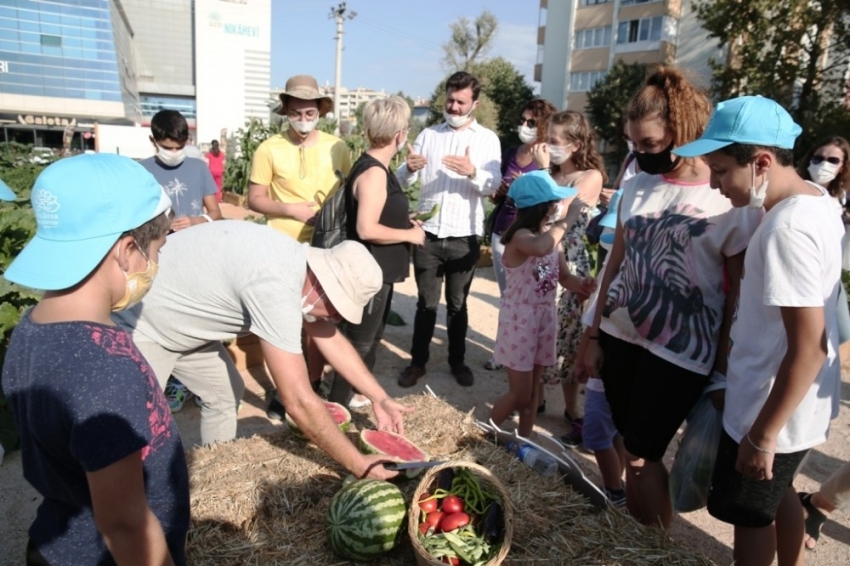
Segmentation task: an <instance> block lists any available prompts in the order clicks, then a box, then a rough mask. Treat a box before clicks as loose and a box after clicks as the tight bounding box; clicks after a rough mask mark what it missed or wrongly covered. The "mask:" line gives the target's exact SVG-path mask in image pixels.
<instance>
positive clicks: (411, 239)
mask: <svg viewBox="0 0 850 566" xmlns="http://www.w3.org/2000/svg"><path fill="white" fill-rule="evenodd" d="M409 119H410V107H409V106H408V105H407V102H406V101H405V100H404V99H403V98H401V97H400V96H388V97H386V98H378V99H375V100H372V101H370V102H369V103H368V104H367V105H366V108H365V109H364V110H363V124H362V127H363V132H364V133H365V135H366V139H367V140H369V149H368V150H366V151H365V152H364V153H363V155H361V156H360V158H359V159H358V160H357V162H356V163H355V164H354V166H353V167H352V168H351V174H350V175H349V177H348V180H347V181H346V183H345V186H344V187H343V190H345V191H347V192H348V194H347V195H346V198H347V199H348V215H347V219H348V226H347V231H348V237H349V238H350V239H353V240H357V241H358V242H361V243H362V244H363V245H365V246H366V247H367V248H368V249H369V251H370V252H371V253H372V256H374V258H375V260H376V261H377V262H378V265H380V266H381V271H383V274H384V282H383V285H382V286H381V290H380V291H378V293H377V294H376V295H375V296H374V297H372V300H370V301H369V303H368V304H367V305H366V307H365V308H364V309H363V320H362V321H361V322H360V324H348V325H346V327H345V329H344V330H343V333H344V334H345V336H346V338H348V340H349V341H350V342H351V344H352V346H354V349H355V350H357V353H358V354H360V357H361V358H363V361H364V362H365V364H366V367H368V368H369V371H372V368H373V367H374V366H375V355H376V352H377V348H378V343H380V341H381V337H382V336H383V334H384V326H385V325H386V322H387V317H388V316H389V314H390V304H391V303H392V298H393V283H396V282H399V281H404V280H405V279H406V278H407V276H408V274H409V272H410V248H411V244H412V245H416V246H421V245H423V244H424V243H425V231H424V230H423V229H422V227H421V226H420V223H419V222H415V221H413V220H411V219H410V216H409V214H408V209H409V203H408V201H407V196H406V195H405V194H404V192H402V190H401V185H399V183H398V179H397V178H396V176H395V172H394V171H390V161H391V160H392V158H393V156H394V155H395V154H396V153H397V152H398V151H399V150H400V149H401V148H403V147H404V144H405V143H407V134H408V129H407V123H408V120H409ZM328 399H329V400H330V401H334V402H336V403H342V404H346V405H348V406H349V407H352V408H358V407H364V406H366V405H369V404H370V402H371V401H370V400H369V399H367V398H365V397H363V396H361V395H355V396H354V397H353V398H352V389H351V385H349V384H348V382H346V381H345V379H344V378H343V377H342V376H341V375H340V374H338V373H337V374H335V375H334V380H333V385H332V386H331V392H330V394H329V395H328Z"/></svg>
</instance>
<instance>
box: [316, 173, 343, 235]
mask: <svg viewBox="0 0 850 566" xmlns="http://www.w3.org/2000/svg"><path fill="white" fill-rule="evenodd" d="M335 173H336V176H337V177H338V178H339V180H340V183H339V188H338V189H337V190H335V191H334V192H332V193H331V194H330V196H329V197H328V198H327V199H326V200H325V202H324V203H323V204H322V208H321V209H319V214H318V215H317V216H316V223H315V224H314V225H313V237H312V238H311V239H310V245H311V246H313V247H314V248H324V249H328V248H332V247H334V246H336V245H337V244H340V243H342V242H344V241H345V240H348V239H349V235H348V214H349V211H350V210H351V202H350V201H351V199H350V198H349V195H348V193H349V190H348V186H347V184H346V182H345V176H344V175H343V174H342V172H340V171H335Z"/></svg>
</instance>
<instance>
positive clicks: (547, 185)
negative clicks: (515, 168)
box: [508, 170, 578, 208]
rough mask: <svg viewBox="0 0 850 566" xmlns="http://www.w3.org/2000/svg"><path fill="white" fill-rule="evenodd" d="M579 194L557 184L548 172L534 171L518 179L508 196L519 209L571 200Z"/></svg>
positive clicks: (571, 188)
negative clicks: (566, 199)
mask: <svg viewBox="0 0 850 566" xmlns="http://www.w3.org/2000/svg"><path fill="white" fill-rule="evenodd" d="M577 194H578V189H575V188H573V187H561V186H558V184H557V183H555V181H554V179H552V176H551V175H550V174H549V172H548V171H542V170H541V171H532V172H531V173H526V174H525V175H521V176H520V177H518V178H517V179H516V180H515V181H514V182H513V183H511V188H510V189H508V196H509V197H510V198H512V199H513V201H514V204H516V207H517V208H528V207H529V206H534V205H536V204H540V203H543V202H552V201H555V200H563V199H565V198H571V197H574V196H576V195H577Z"/></svg>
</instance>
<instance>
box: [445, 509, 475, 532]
mask: <svg viewBox="0 0 850 566" xmlns="http://www.w3.org/2000/svg"><path fill="white" fill-rule="evenodd" d="M468 524H469V515H467V514H466V513H452V514H451V515H446V516H445V517H444V518H443V520H442V522H441V523H440V530H441V531H443V532H444V533H447V532H449V531H453V530H455V529H459V528H460V527H464V526H466V525H468Z"/></svg>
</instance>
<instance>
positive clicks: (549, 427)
mask: <svg viewBox="0 0 850 566" xmlns="http://www.w3.org/2000/svg"><path fill="white" fill-rule="evenodd" d="M223 209H224V212H225V215H226V216H227V217H231V218H233V217H242V216H243V215H244V212H243V211H241V210H239V209H235V208H233V207H229V206H227V205H224V206H223ZM497 297H498V287H497V285H496V282H495V279H494V277H493V270H492V268H483V269H479V270H478V271H477V273H476V277H475V280H474V281H473V284H472V290H471V292H470V297H469V312H470V328H469V333H468V336H467V339H468V343H467V363H468V364H469V366H470V367H472V368H473V371H474V372H475V379H476V381H475V385H474V386H473V387H470V388H464V387H460V386H459V385H458V384H457V383H456V382H455V380H454V378H453V377H452V376H451V375H450V373H449V368H448V365H447V363H446V331H445V311H444V310H443V309H442V308H441V311H440V314H439V316H438V319H437V330H436V333H435V336H434V341H433V344H432V347H431V362H430V363H429V366H428V373H427V374H426V375H425V377H424V378H423V379H422V380H420V382H419V383H418V384H417V385H416V386H415V387H413V388H411V389H401V388H399V387H398V385H397V384H396V376H397V375H398V373H399V372H400V371H401V370H402V369H403V368H404V367H405V366H406V365H407V363H408V361H409V359H410V357H409V355H408V353H407V352H408V349H409V347H410V336H411V332H412V323H413V315H414V311H415V306H416V285H415V282H414V281H413V279H412V277H411V278H408V279H407V280H406V281H405V282H404V283H401V284H398V285H397V286H396V289H395V297H394V301H393V310H395V311H396V312H398V313H399V314H400V315H401V316H402V318H403V319H404V320H405V321H406V322H407V325H406V326H400V327H387V331H386V333H385V336H384V342H383V347H382V348H380V351H379V354H378V360H377V364H376V367H375V375H376V377H377V378H378V380H379V381H380V382H381V383H382V385H383V386H384V387H385V388H386V389H387V391H388V392H389V393H390V394H391V395H403V394H408V393H413V392H419V391H422V390H424V388H425V385H428V386H430V388H431V389H432V390H433V391H434V392H435V393H436V394H437V395H439V396H440V397H443V398H444V399H446V400H447V401H448V402H450V403H452V404H453V405H455V406H456V407H457V408H458V409H460V410H463V411H468V410H470V409H474V410H475V414H476V416H477V417H478V418H481V419H485V420H486V418H487V416H488V415H489V411H490V407H491V406H492V402H493V400H495V399H496V398H497V397H498V396H499V395H500V394H501V393H502V392H503V391H505V390H506V389H507V378H506V375H505V373H504V371H501V370H500V371H494V372H490V371H486V370H484V369H483V364H484V362H485V361H486V360H487V359H488V358H489V357H490V355H491V353H492V347H493V339H494V337H495V334H496V326H497V317H498V298H497ZM847 365H848V366H850V364H847ZM243 376H244V377H245V381H246V386H247V388H246V392H245V397H244V403H243V409H242V410H241V412H240V414H239V431H238V434H239V436H251V435H252V434H254V433H258V432H259V433H261V432H268V431H271V430H274V428H275V427H277V426H285V425H281V424H280V423H275V422H272V421H269V420H268V419H267V418H266V416H265V401H264V397H265V391H266V390H268V389H269V388H270V387H271V382H270V380H269V378H268V376H267V374H266V372H265V371H264V369H263V368H262V367H261V366H260V367H256V368H252V369H251V370H250V371H246V372H243ZM546 399H547V410H546V413H544V414H542V415H540V416H539V418H538V421H537V424H538V427H537V428H538V429H539V430H540V431H541V432H547V433H549V434H552V435H555V436H558V435H561V434H563V433H565V432H567V431H568V425H567V424H566V422H565V421H564V419H563V416H562V413H563V408H564V405H563V398H562V395H561V391H560V387H556V386H549V387H548V388H547V392H546ZM199 417H200V409H198V408H197V407H196V406H195V405H194V404H193V403H191V402H190V403H188V404H187V405H186V407H185V408H184V409H183V410H182V411H181V412H180V413H177V414H176V418H177V422H178V426H179V427H180V431H181V435H182V436H183V440H184V443H185V444H186V445H187V446H191V445H193V444H195V443H197V442H198V441H199V428H198V425H199ZM675 446H676V442H675V441H674V442H673V443H671V448H670V449H668V452H667V456H666V460H667V463H668V466H669V463H670V462H671V461H672V457H673V455H674V454H675ZM575 454H576V455H577V460H578V461H579V463H580V464H581V465H582V467H583V469H584V471H585V474H587V475H588V477H590V478H591V479H592V480H594V481H596V482H599V481H600V477H599V473H598V470H597V468H596V465H595V461H594V460H593V457H592V456H590V455H587V454H584V453H582V452H580V451H577V452H575ZM847 460H850V367H845V369H844V371H843V381H842V389H841V414H840V416H839V418H838V419H837V420H836V421H834V422H833V423H832V430H831V433H830V439H829V442H827V443H826V444H825V445H823V446H820V447H818V448H816V449H814V450H812V451H811V454H810V457H809V459H808V461H807V463H806V465H805V467H804V469H803V471H802V473H801V474H800V475H799V476H798V478H797V480H796V481H795V487H796V488H797V489H798V490H799V491H814V490H815V489H817V486H818V485H819V484H820V482H821V481H823V480H824V479H826V477H828V475H829V474H830V473H831V472H832V471H833V470H835V469H837V468H838V467H839V466H840V465H841V464H842V463H843V462H846V461H847ZM39 501H40V498H39V496H38V494H37V493H36V492H35V491H34V490H33V489H32V488H31V487H30V486H29V484H28V483H27V482H26V481H25V480H24V479H23V477H22V474H21V458H20V453H19V452H16V453H12V454H7V455H6V460H5V462H4V464H3V465H2V466H0V564H9V565H12V564H20V563H21V562H22V561H21V560H20V559H19V557H22V556H23V551H24V548H25V546H26V529H27V528H28V526H29V524H30V523H31V522H32V519H33V518H34V516H35V510H36V507H37V506H38V503H39ZM848 525H850V520H848V516H847V514H841V513H836V514H835V515H834V518H833V520H830V521H828V522H827V523H826V524H825V525H824V528H823V534H822V536H821V539H820V542H819V544H818V546H817V548H816V549H815V550H814V551H812V552H809V553H807V555H806V558H807V563H808V564H811V565H815V566H827V565H828V566H832V565H836V566H838V565H846V564H850V526H848ZM670 536H671V537H672V538H674V539H676V540H678V541H679V542H681V543H683V544H684V545H686V546H688V547H690V548H693V549H694V550H696V551H699V552H701V553H703V554H705V555H706V556H708V557H709V558H711V559H712V560H713V561H714V562H715V563H716V564H718V566H726V565H729V564H732V528H731V527H730V526H729V525H726V524H724V523H720V522H718V521H716V520H714V519H712V518H711V517H710V516H709V515H708V513H707V512H706V511H705V510H702V511H698V512H694V513H688V514H685V515H679V516H677V517H676V519H675V522H674V525H673V527H672V528H671V530H670Z"/></svg>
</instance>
